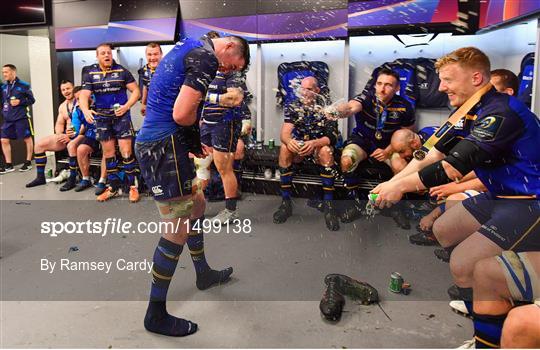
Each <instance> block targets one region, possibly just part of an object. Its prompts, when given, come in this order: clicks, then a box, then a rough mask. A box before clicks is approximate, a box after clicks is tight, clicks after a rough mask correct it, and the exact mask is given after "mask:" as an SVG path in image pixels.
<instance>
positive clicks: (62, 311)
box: [0, 170, 472, 348]
mask: <svg viewBox="0 0 540 350" xmlns="http://www.w3.org/2000/svg"><path fill="white" fill-rule="evenodd" d="M34 175H35V174H34V171H33V170H32V171H31V172H30V173H19V172H16V173H11V174H7V175H3V176H0V198H1V199H2V200H1V202H0V219H1V224H0V226H1V227H0V229H1V239H0V243H1V247H0V256H1V259H0V279H1V282H2V283H1V293H2V296H1V300H2V302H1V312H0V314H1V315H0V316H1V318H0V323H1V327H0V331H1V335H0V342H1V344H0V346H1V347H9V348H17V347H75V348H78V347H85V348H92V347H101V348H103V347H109V346H112V347H132V348H133V347H146V348H148V347H160V348H165V347H167V348H168V347H182V348H200V347H204V348H215V347H241V348H246V347H249V348H259V347H262V348H268V347H271V348H276V347H277V348H282V347H287V348H289V347H293V348H294V347H299V348H305V347H309V348H320V347H325V348H344V347H347V348H350V347H358V348H366V347H367V348H380V347H385V348H451V347H456V346H458V345H460V344H461V343H462V342H463V340H465V339H468V338H471V334H472V329H471V327H472V326H471V322H470V321H469V320H467V319H465V318H463V317H461V316H458V315H456V314H454V313H453V312H451V311H450V310H449V308H448V300H447V296H446V288H447V287H448V286H449V285H450V284H451V278H450V274H449V271H448V265H447V264H444V263H442V262H440V261H438V260H436V259H435V257H434V256H433V248H430V247H417V246H412V245H410V244H409V243H408V241H407V235H408V234H410V233H413V231H412V230H411V231H404V230H401V229H399V228H397V227H396V226H395V224H394V223H393V221H392V220H391V219H389V218H386V217H376V218H375V220H374V222H368V221H365V220H364V221H357V222H355V223H354V224H347V225H344V224H342V227H341V230H340V231H339V232H329V231H327V230H326V228H325V226H324V220H323V218H322V216H321V214H320V213H318V212H317V211H315V210H314V209H311V208H307V207H305V200H303V199H298V200H296V201H295V213H294V216H293V217H292V218H290V219H289V221H288V222H287V223H285V224H283V225H279V226H278V225H274V224H273V223H272V212H273V211H274V210H275V208H276V207H277V205H278V204H279V199H278V197H273V196H261V195H246V196H245V197H244V200H243V201H241V202H240V204H239V208H240V213H241V215H242V218H249V219H250V220H251V228H252V229H251V232H249V233H234V232H229V233H226V232H224V229H222V230H221V232H219V233H211V234H207V235H206V236H205V242H206V247H205V251H206V255H207V258H208V260H209V262H210V264H211V265H212V266H213V267H216V268H217V267H225V266H229V265H230V266H233V267H234V269H235V272H234V275H233V276H234V278H233V279H232V280H231V281H230V282H229V283H227V284H226V285H222V286H217V287H214V288H211V289H209V290H207V291H198V290H197V289H196V288H195V286H194V279H195V274H194V271H193V267H192V264H191V261H190V259H189V256H188V254H187V252H186V251H184V254H182V257H181V259H180V263H179V267H178V268H177V272H176V274H175V278H174V280H173V282H172V284H171V288H170V291H169V297H170V299H171V300H172V301H171V302H169V304H168V309H169V311H170V312H171V313H172V314H174V315H178V316H181V317H184V318H188V319H190V320H192V321H194V322H197V323H198V324H199V327H200V330H199V332H197V333H196V334H195V335H192V336H190V337H187V338H168V337H163V336H158V335H154V334H150V333H148V332H146V331H145V330H144V328H143V326H142V318H143V316H144V312H145V309H146V301H145V300H146V296H147V293H148V287H149V284H150V275H149V274H147V273H146V272H143V271H138V272H131V271H129V272H128V271H113V272H111V273H109V274H105V273H104V272H97V271H88V272H81V271H55V273H53V274H50V273H48V272H46V271H41V270H40V266H41V265H40V261H41V259H48V260H50V261H58V260H60V259H69V260H70V261H88V260H95V261H116V260H117V259H119V258H122V259H125V260H128V261H143V260H144V259H147V260H149V259H151V256H152V254H153V250H154V248H155V244H156V242H157V240H158V237H159V235H156V234H144V235H143V234H138V233H133V234H114V235H113V234H110V235H107V236H106V237H97V236H91V235H88V234H73V235H61V236H59V237H50V236H48V235H45V234H40V225H41V223H42V222H44V221H59V222H67V221H69V220H71V221H86V220H89V219H90V220H94V221H95V220H105V219H106V218H107V217H110V218H121V219H122V220H124V221H132V222H139V221H145V222H150V221H158V218H157V212H156V209H155V206H154V204H153V203H152V201H151V200H150V198H148V197H144V198H143V201H142V202H140V203H137V204H130V203H129V202H127V200H126V199H125V198H121V199H115V200H113V201H111V202H109V203H96V202H95V197H94V195H93V193H92V192H93V191H91V190H88V191H87V192H83V193H74V192H67V193H60V192H59V191H58V187H59V186H58V185H54V184H48V185H46V186H42V187H38V188H34V189H25V188H24V184H25V183H26V182H28V181H30V180H31V179H32V178H33V177H34ZM222 207H223V204H222V203H215V204H214V203H211V204H209V205H208V208H207V211H206V212H207V216H208V217H211V216H212V215H214V214H216V213H217V212H218V211H219V210H220V209H222ZM231 231H232V228H231ZM75 247H76V249H78V250H77V251H73V250H74V249H73V248H75ZM70 248H71V249H70ZM70 250H71V252H70ZM186 250H187V249H186ZM113 270H114V269H113ZM393 271H399V272H400V273H401V274H402V275H403V276H404V277H405V279H406V280H407V281H408V282H410V283H411V284H412V293H411V294H410V295H408V296H404V295H395V294H393V293H390V292H388V290H387V287H388V282H389V276H390V273H391V272H393ZM332 272H338V273H344V274H348V275H350V276H352V277H355V278H357V279H361V280H364V281H367V282H369V283H370V284H372V285H373V286H374V287H376V288H377V289H378V290H379V293H380V296H381V299H382V301H381V303H380V307H379V306H378V305H372V306H361V305H358V304H356V303H355V302H354V301H352V300H347V302H346V305H345V312H344V314H343V317H342V320H341V321H340V322H339V323H337V324H330V323H326V322H324V321H323V320H322V319H321V317H320V314H319V310H318V303H319V299H320V297H321V295H322V292H323V278H324V276H325V275H326V274H327V273H332ZM383 310H384V312H383ZM385 313H386V314H385Z"/></svg>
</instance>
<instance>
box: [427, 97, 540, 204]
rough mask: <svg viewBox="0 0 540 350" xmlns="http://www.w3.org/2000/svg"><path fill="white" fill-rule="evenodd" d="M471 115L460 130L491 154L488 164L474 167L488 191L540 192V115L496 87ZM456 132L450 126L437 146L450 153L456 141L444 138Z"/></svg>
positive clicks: (504, 194) (505, 193)
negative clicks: (539, 118)
mask: <svg viewBox="0 0 540 350" xmlns="http://www.w3.org/2000/svg"><path fill="white" fill-rule="evenodd" d="M469 115H473V117H472V118H470V119H471V120H473V122H469V123H466V128H464V130H463V131H459V130H458V131H457V133H458V134H466V135H465V136H464V137H465V139H466V140H469V141H471V142H474V143H475V144H476V145H478V147H480V148H482V150H484V151H486V152H488V153H489V154H490V155H491V156H492V161H491V162H490V163H489V164H481V165H477V166H476V167H475V168H474V172H475V173H476V175H477V176H478V178H479V179H480V181H482V183H483V184H484V186H486V188H487V189H488V191H489V192H491V193H493V194H495V195H497V196H520V195H536V196H537V197H538V196H540V152H538V142H539V141H540V122H539V120H538V117H537V116H536V115H534V114H533V113H532V112H531V111H530V110H529V109H528V108H527V106H525V105H524V104H523V103H522V102H520V101H519V100H517V99H516V98H514V97H513V96H508V95H506V94H501V93H498V92H497V91H496V90H495V89H492V90H490V91H489V92H488V93H486V94H485V95H484V96H482V98H481V99H480V102H479V103H478V104H477V105H476V106H474V107H473V109H472V110H471V111H470V112H469ZM454 134H456V132H455V131H454V130H450V131H449V132H448V134H447V135H445V137H444V138H443V139H441V140H440V141H439V142H438V143H437V144H436V145H435V147H436V148H437V149H438V150H439V151H441V152H443V153H445V154H448V153H449V152H450V150H451V148H452V147H453V145H455V143H452V142H445V141H447V140H448V139H451V138H452V137H454ZM459 136H461V135H458V137H459ZM441 141H443V142H441Z"/></svg>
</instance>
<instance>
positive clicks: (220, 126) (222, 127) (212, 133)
mask: <svg viewBox="0 0 540 350" xmlns="http://www.w3.org/2000/svg"><path fill="white" fill-rule="evenodd" d="M241 131H242V120H239V119H235V120H231V121H222V122H219V123H216V124H209V123H205V122H203V123H202V126H201V143H203V144H205V145H206V146H209V147H213V148H214V149H215V150H216V151H219V152H227V153H233V152H236V145H237V144H238V138H239V137H240V133H241Z"/></svg>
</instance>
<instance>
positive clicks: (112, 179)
mask: <svg viewBox="0 0 540 350" xmlns="http://www.w3.org/2000/svg"><path fill="white" fill-rule="evenodd" d="M105 167H106V168H107V180H108V182H109V185H110V186H111V188H112V189H113V191H117V190H118V189H119V188H120V186H121V185H122V181H121V180H120V177H119V176H118V161H117V160H116V157H111V158H107V159H105Z"/></svg>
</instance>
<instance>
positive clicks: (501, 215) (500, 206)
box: [462, 192, 540, 252]
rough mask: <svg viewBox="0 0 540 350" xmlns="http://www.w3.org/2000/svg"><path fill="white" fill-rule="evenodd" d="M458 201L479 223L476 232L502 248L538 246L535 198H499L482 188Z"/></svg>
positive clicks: (539, 227) (538, 206)
mask: <svg viewBox="0 0 540 350" xmlns="http://www.w3.org/2000/svg"><path fill="white" fill-rule="evenodd" d="M462 203H463V206H464V207H465V209H466V210H467V211H468V212H469V213H470V214H471V215H472V216H473V217H474V218H475V219H476V220H477V221H478V222H479V223H480V224H482V226H481V227H480V229H479V230H478V232H479V233H481V234H483V235H484V236H486V237H487V238H489V239H490V240H491V241H492V242H494V243H496V244H497V245H498V246H499V247H501V248H502V249H503V250H512V251H516V252H523V251H537V250H540V201H539V200H538V199H515V198H499V197H497V196H495V195H494V194H492V193H490V192H484V193H480V194H479V195H477V196H474V197H471V198H467V199H465V200H464V201H463V202H462Z"/></svg>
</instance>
